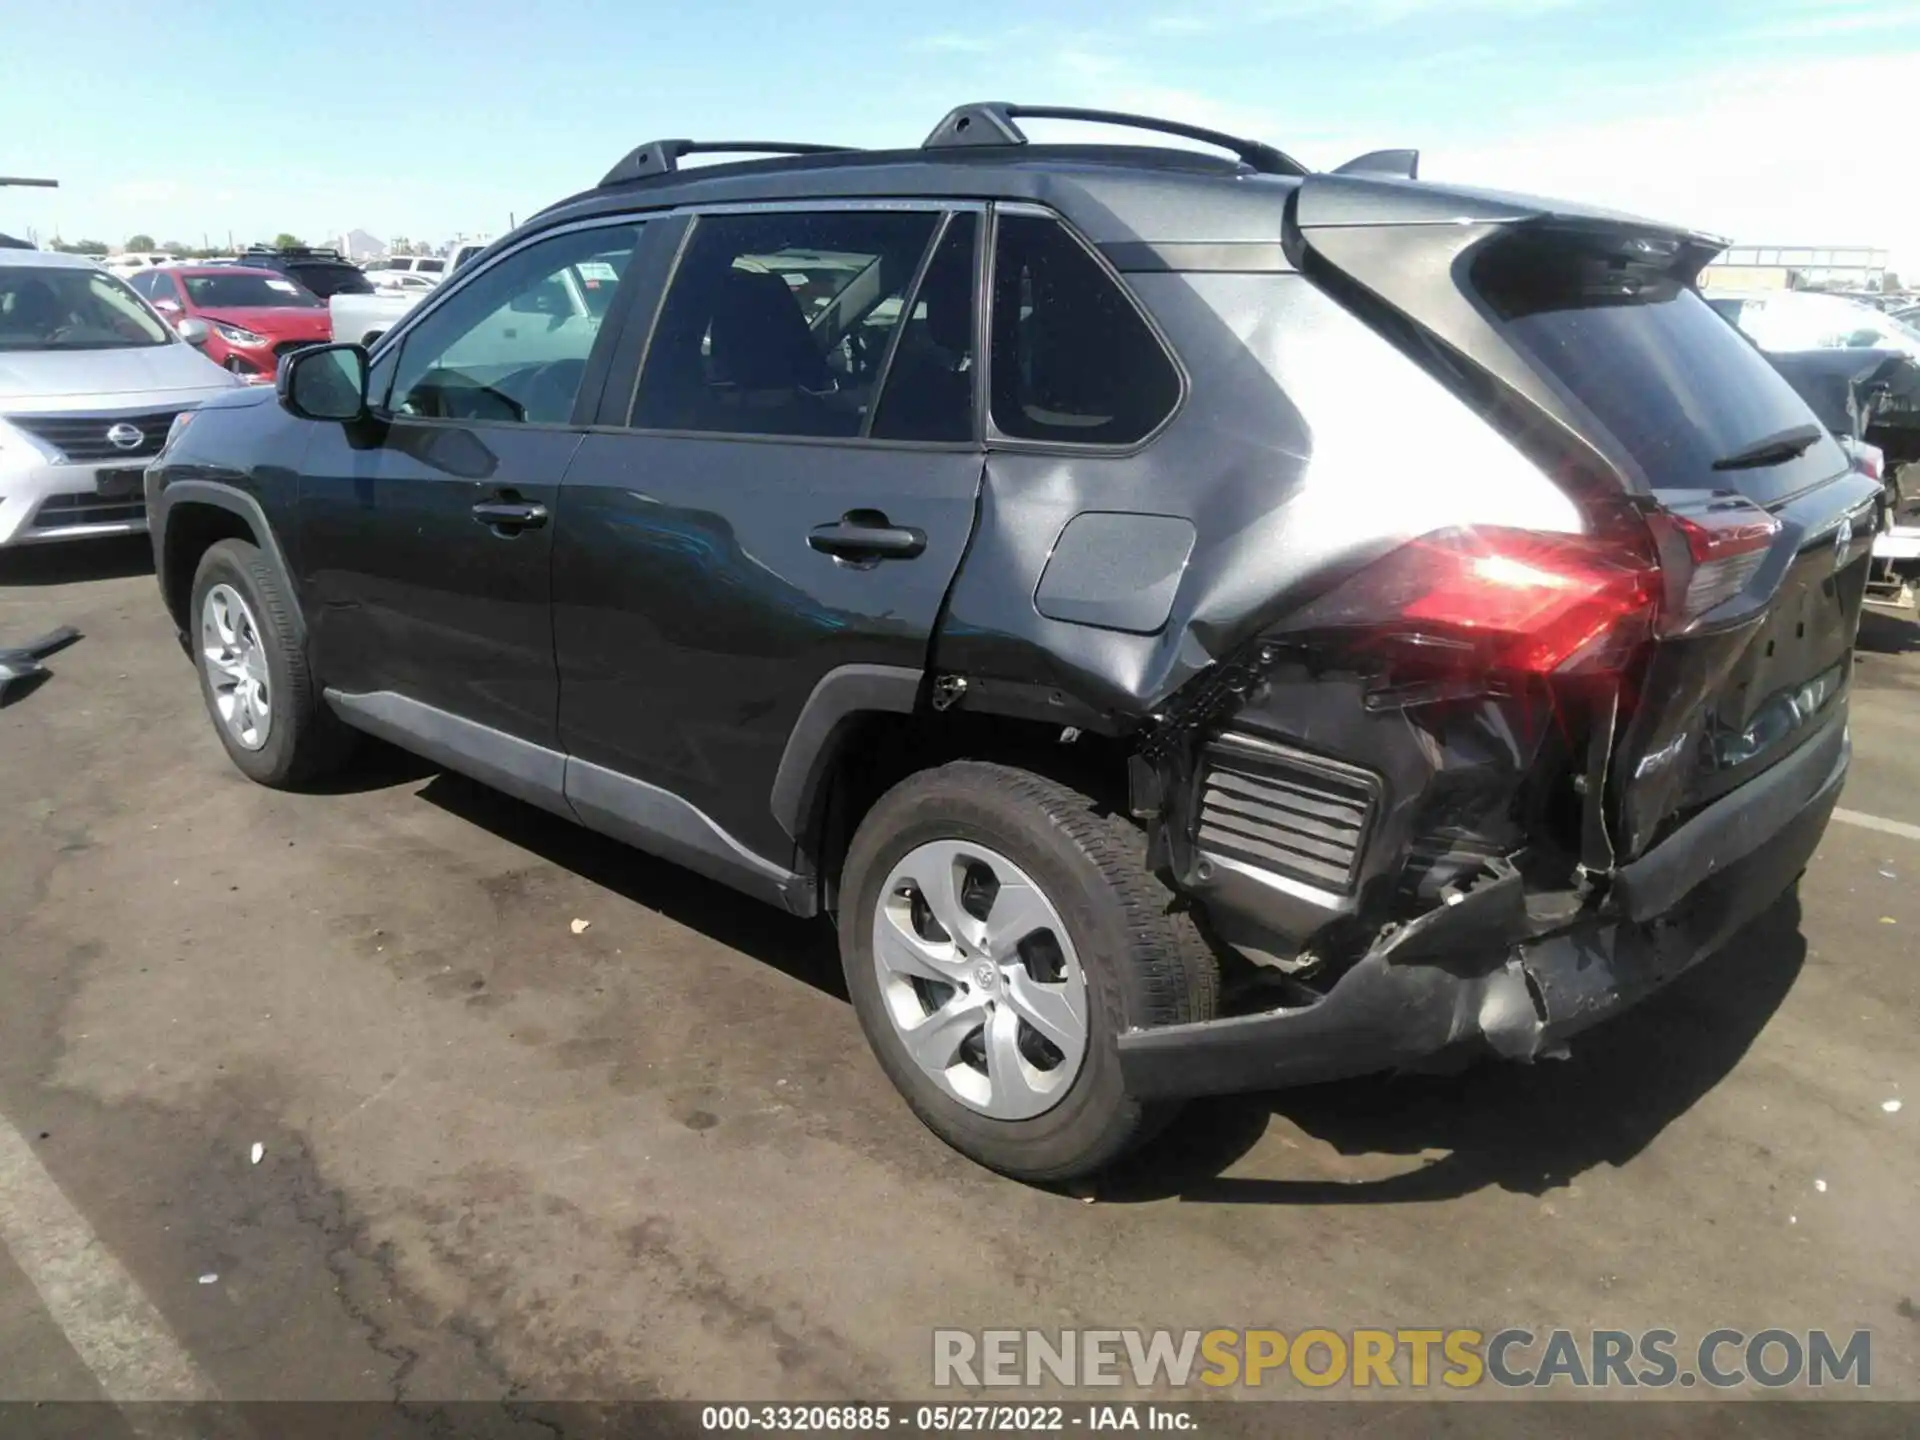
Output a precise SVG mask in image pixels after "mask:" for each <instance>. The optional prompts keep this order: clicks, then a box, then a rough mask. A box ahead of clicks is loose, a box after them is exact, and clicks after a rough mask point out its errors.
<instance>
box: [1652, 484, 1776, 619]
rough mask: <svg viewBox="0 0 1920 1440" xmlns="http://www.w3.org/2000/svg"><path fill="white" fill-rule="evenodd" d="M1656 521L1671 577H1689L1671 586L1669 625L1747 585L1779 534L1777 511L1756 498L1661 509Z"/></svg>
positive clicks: (1699, 612) (1719, 602) (1695, 616)
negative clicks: (1771, 511)
mask: <svg viewBox="0 0 1920 1440" xmlns="http://www.w3.org/2000/svg"><path fill="white" fill-rule="evenodd" d="M1652 525H1653V531H1654V534H1655V536H1656V538H1657V539H1658V540H1659V541H1660V548H1661V555H1662V558H1663V559H1664V560H1665V561H1666V567H1667V569H1668V571H1669V572H1670V578H1671V579H1672V580H1673V581H1675V582H1679V581H1681V580H1684V581H1685V584H1684V585H1681V584H1678V583H1675V584H1673V585H1672V586H1671V587H1670V588H1669V590H1668V596H1667V598H1668V608H1669V620H1668V624H1669V628H1677V627H1678V626H1684V625H1686V624H1688V623H1690V622H1692V621H1693V620H1696V619H1698V618H1699V617H1700V616H1702V615H1705V614H1706V613H1707V612H1708V611H1709V610H1712V609H1714V608H1715V607H1716V606H1719V605H1722V604H1724V603H1726V602H1727V601H1728V600H1731V599H1732V598H1733V597H1734V596H1736V595H1738V594H1739V593H1740V592H1741V591H1742V590H1745V589H1746V588H1747V585H1748V583H1749V582H1750V581H1751V580H1752V579H1753V576H1754V572H1755V571H1757V570H1759V568H1760V566H1761V565H1762V564H1763V563H1764V562H1765V561H1766V558H1767V552H1768V551H1769V550H1771V549H1772V548H1773V541H1774V537H1775V536H1777V535H1778V534H1779V533H1780V522H1779V521H1778V520H1776V519H1774V517H1773V516H1771V515H1769V514H1768V513H1767V512H1766V511H1765V510H1762V509H1761V508H1760V507H1759V506H1758V505H1755V504H1754V503H1753V502H1752V501H1751V500H1742V499H1735V498H1727V499H1721V500H1715V501H1713V502H1712V503H1710V504H1708V505H1705V506H1703V507H1700V508H1697V509H1693V510H1689V511H1687V512H1686V513H1678V512H1675V511H1671V510H1662V511H1657V512H1655V514H1654V515H1653V517H1652ZM1683 547H1684V548H1683ZM1675 612H1677V613H1675Z"/></svg>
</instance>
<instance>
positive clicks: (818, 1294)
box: [0, 544, 1920, 1402]
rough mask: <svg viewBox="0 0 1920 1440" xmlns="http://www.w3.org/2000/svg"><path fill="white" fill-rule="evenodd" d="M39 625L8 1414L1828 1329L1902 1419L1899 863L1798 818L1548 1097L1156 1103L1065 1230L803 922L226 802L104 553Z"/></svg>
mask: <svg viewBox="0 0 1920 1440" xmlns="http://www.w3.org/2000/svg"><path fill="white" fill-rule="evenodd" d="M60 623H68V624H73V625H75V626H78V627H79V628H80V629H81V630H82V631H83V632H84V633H85V639H83V640H82V641H81V642H80V643H79V644H77V645H76V646H74V647H73V648H72V649H70V650H68V651H66V652H65V653H63V654H61V655H60V656H58V657H57V658H56V659H55V660H54V661H53V662H52V668H53V670H54V672H55V673H54V675H53V677H52V678H51V679H50V680H49V681H47V682H46V683H45V684H43V685H42V686H41V687H40V688H39V689H38V690H36V691H35V692H33V693H32V694H29V695H27V696H26V697H25V698H23V699H21V700H20V701H18V702H17V703H15V704H13V705H10V706H9V707H7V708H6V709H5V710H4V711H0V914H4V916H5V917H6V918H5V921H4V925H3V926H0V985H4V990H3V991H0V1235H4V1236H6V1237H7V1238H8V1244H7V1245H6V1246H0V1400H52V1399H62V1398H71V1399H85V1398H100V1397H103V1396H112V1397H116V1398H126V1397H128V1396H129V1395H134V1396H138V1395H152V1396H159V1397H167V1396H179V1395H186V1394H205V1393H218V1394H220V1395H224V1396H226V1397H229V1398H233V1399H271V1398H287V1397H335V1398H364V1399H368V1400H385V1401H392V1400H395V1399H399V1400H407V1401H420V1402H430V1401H435V1400H441V1399H447V1398H451V1397H463V1398H468V1399H498V1398H504V1397H525V1396H549V1397H561V1396H564V1397H595V1398H614V1397H652V1396H663V1397H696V1398H706V1399H713V1398H725V1397H766V1398H783V1397H794V1398H797V1397H817V1398H834V1397H854V1396H864V1397H869V1398H872V1397H903V1396H917V1395H924V1394H926V1393H928V1389H929V1383H930V1340H929V1331H930V1329H931V1327H933V1326H935V1325H942V1326H959V1327H967V1328H979V1327H988V1326H1027V1325H1037V1326H1044V1327H1061V1326H1096V1325H1107V1326H1158V1325H1166V1326H1175V1327H1188V1326H1198V1327H1211V1326H1226V1327H1243V1326H1258V1325H1272V1326H1277V1327H1279V1328H1281V1329H1284V1330H1288V1331H1297V1330H1299V1329H1302V1328H1305V1327H1307V1326H1310V1325H1318V1326H1325V1327H1330V1328H1333V1329H1336V1330H1346V1329H1350V1328H1353V1327H1365V1326H1382V1327H1388V1328H1392V1327H1404V1326H1410V1325H1422V1324H1424V1325H1435V1326H1461V1325H1470V1326H1476V1327H1479V1328H1482V1329H1484V1330H1488V1331H1491V1330H1493V1329H1497V1328H1501V1327H1504V1326H1507V1325H1515V1324H1520V1325H1526V1326H1528V1327H1530V1328H1533V1329H1535V1330H1542V1329H1546V1328H1551V1327H1554V1326H1567V1327H1574V1328H1580V1329H1585V1328H1587V1327H1594V1326H1607V1327H1615V1328H1620V1329H1626V1330H1639V1329H1642V1328H1646V1327H1650V1326H1666V1327H1669V1328H1671V1329H1673V1330H1676V1331H1678V1332H1679V1333H1680V1334H1681V1336H1682V1337H1685V1338H1686V1339H1689V1340H1690V1339H1694V1338H1697V1337H1698V1336H1700V1335H1702V1334H1704V1333H1705V1332H1707V1331H1709V1330H1712V1329H1714V1328H1716V1327H1720V1326H1731V1327H1737V1328H1740V1329H1744V1330H1747V1331H1757V1330H1760V1329H1764V1328H1767V1327H1769V1326H1780V1327H1784V1328H1788V1329H1793V1330H1799V1331H1805V1330H1807V1329H1810V1328H1815V1327H1825V1328H1827V1329H1830V1330H1836V1331H1841V1332H1851V1331H1853V1330H1855V1329H1861V1328H1865V1329H1870V1330H1871V1331H1872V1332H1873V1336H1874V1352H1873V1364H1874V1376H1873V1378H1874V1382H1875V1384H1874V1390H1875V1393H1876V1394H1879V1395H1883V1396H1900V1397H1905V1398H1909V1399H1912V1398H1920V1367H1916V1360H1920V1308H1917V1307H1920V1206H1916V1203H1915V1201H1916V1198H1917V1197H1920V1144H1916V1143H1915V1139H1916V1133H1917V1132H1916V1128H1915V1127H1916V1125H1920V1103H1916V1102H1920V1062H1916V1059H1915V1047H1914V1039H1913V1036H1914V1024H1915V1019H1916V1016H1920V965H1916V945H1915V936H1916V934H1920V903H1916V887H1915V883H1914V881H1915V877H1920V841H1917V840H1916V839H1914V838H1909V837H1908V836H1904V835H1901V834H1899V833H1892V832H1888V831H1884V830H1876V829H1872V828H1866V827H1864V826H1862V825H1860V824H1836V825H1835V826H1834V827H1833V829H1832V830H1831V832H1830V833H1829V834H1828V836H1827V839H1826V842H1825V844H1824V845H1823V847H1822V849H1821V851H1820V854H1819V856H1818V857H1817V859H1816V860H1815V862H1814V865H1813V867H1812V869H1811V870H1810V872H1809V873H1808V875H1807V876H1806V878H1805V879H1804V880H1803V882H1802V884H1801V886H1800V890H1799V894H1798V897H1797V899H1796V898H1794V897H1788V898H1786V899H1785V900H1783V901H1782V903H1781V904H1780V905H1779V906H1777V907H1776V908H1775V909H1774V910H1773V911H1772V912H1771V913H1770V914H1769V915H1768V916H1767V917H1766V918H1765V919H1764V920H1763V921H1762V922H1760V923H1758V924H1756V925H1754V926H1753V927H1752V928H1751V929H1750V930H1749V931H1748V932H1747V933H1746V934H1745V935H1744V936H1742V937H1741V939H1740V940H1739V941H1738V942H1737V943H1736V944H1734V945H1733V946H1731V947H1730V948H1729V949H1728V951H1727V952H1726V953H1725V954H1723V955H1721V956H1720V957H1718V958H1717V959H1715V960H1714V961H1712V962H1709V963H1708V964H1706V965H1704V966H1702V967H1701V968H1700V969H1698V970H1696V971H1695V972H1693V973H1692V974H1691V975H1689V976H1688V977H1686V978H1685V979H1684V980H1683V981H1682V982H1681V983H1679V984H1678V985H1677V986H1676V987H1674V988H1673V989H1672V990H1670V991H1669V992H1667V993H1666V994H1664V995H1662V996H1660V997H1658V998H1656V999H1655V1000H1653V1001H1651V1002H1649V1003H1648V1004H1646V1005H1645V1006H1644V1007H1642V1008H1641V1009H1640V1010H1638V1011H1637V1012H1634V1013H1632V1014H1630V1015H1628V1016H1627V1017H1625V1018H1624V1019H1621V1020H1619V1021H1616V1022H1613V1023H1611V1024H1609V1025H1607V1026H1605V1027H1603V1028H1602V1029H1600V1030H1599V1031H1596V1032H1594V1033H1593V1034H1591V1035H1590V1036H1588V1037H1586V1039H1585V1041H1584V1043H1578V1042H1577V1043H1576V1046H1575V1049H1574V1052H1573V1055H1572V1057H1571V1058H1570V1059H1568V1060H1566V1061H1564V1062H1560V1063H1550V1064H1542V1065H1540V1066H1537V1067H1534V1068H1530V1069H1529V1068H1520V1067H1512V1066H1505V1067H1484V1068H1481V1069H1478V1070H1475V1071H1472V1072H1470V1073H1468V1074H1466V1075H1464V1076H1461V1077H1457V1078H1454V1079H1449V1080H1397V1081H1391V1080H1390V1081H1377V1082H1366V1083H1356V1084H1345V1085H1338V1086H1328V1087H1322V1088H1317V1089H1311V1090H1302V1091H1296V1092H1292V1093H1288V1094H1280V1095H1271V1096H1261V1097H1257V1098H1250V1099H1245V1100H1236V1101H1230V1102H1220V1103H1209V1104H1205V1105H1199V1106H1195V1107H1194V1108H1193V1109H1192V1110H1191V1111H1190V1112H1189V1114H1188V1116H1187V1117H1186V1118H1185V1120H1184V1121H1183V1122H1182V1123H1181V1124H1180V1125H1179V1126H1178V1127H1177V1128H1176V1129H1175V1131H1174V1132H1173V1133H1172V1134H1170V1135H1169V1136H1168V1137H1167V1138H1166V1139H1165V1140H1163V1141H1161V1142H1159V1143H1158V1144H1157V1145H1156V1146H1155V1148H1154V1149H1152V1150H1151V1151H1149V1152H1148V1153H1147V1154H1146V1155H1144V1156H1143V1157H1142V1158H1141V1159H1140V1160H1139V1161H1138V1162H1137V1163H1135V1164H1133V1165H1131V1166H1130V1167H1129V1169H1128V1170H1127V1171H1126V1172H1125V1173H1123V1174H1121V1175H1119V1176H1117V1177H1115V1178H1113V1179H1112V1180H1110V1181H1108V1182H1105V1183H1103V1185H1102V1186H1101V1187H1100V1189H1099V1190H1098V1191H1097V1192H1096V1193H1095V1194H1094V1196H1093V1197H1092V1198H1093V1200H1094V1202H1095V1203H1086V1201H1085V1199H1083V1198H1081V1197H1075V1196H1068V1195H1056V1194H1050V1193H1045V1192H1042V1191H1039V1190H1035V1189H1030V1188H1025V1187H1022V1186H1019V1185H1016V1184H1013V1183H1010V1182H1007V1181H1004V1180H1001V1179H999V1178H997V1177H995V1176H993V1175H991V1174H988V1173H986V1172H984V1171H982V1170H980V1169H977V1168H976V1167H974V1166H972V1165H971V1164H969V1163H968V1162H966V1161H964V1160H962V1159H960V1158H959V1157H958V1156H956V1155H954V1154H952V1153H951V1152H949V1151H947V1150H946V1149H945V1148H943V1147H942V1146H941V1145H940V1144H939V1143H938V1142H937V1141H935V1140H934V1139H933V1138H932V1136H930V1135H929V1134H928V1133H926V1132H925V1131H924V1130H923V1129H922V1128H921V1127H920V1125H919V1124H918V1123H917V1122H916V1121H915V1120H914V1119H913V1117H912V1116H911V1115H910V1114H909V1113H908V1111H907V1109H906V1108H905V1106H904V1105H903V1104H901V1103H900V1102H899V1101H898V1100H897V1099H896V1098H895V1097H894V1095H893V1093H892V1091H891V1090H890V1089H889V1087H888V1086H887V1084H886V1082H885V1081H884V1080H883V1078H882V1076H881V1074H880V1072H879V1070H878V1068H877V1067H876V1065H875V1064H874V1062H873V1061H872V1060H871V1059H870V1058H869V1056H868V1053H867V1050H866V1047H865V1045H864V1043H863V1042H862V1039H861V1036H860V1034H859V1031H858V1029H857V1027H856V1024H855V1021H854V1017H853V1014H852V1012H851V1010H850V1008H849V1006H848V1005H847V1003H846V1001H845V999H844V998H843V992H842V989H841V984H840V981H839V979H838V976H837V974H836V970H837V961H836V959H835V956H834V952H833V950H832V947H831V944H830V942H829V938H828V935H827V933H826V932H825V930H824V929H823V928H822V927H821V926H819V925H814V924H803V923H800V922H796V921H793V920H790V919H787V918H784V917H782V916H780V915H777V914H775V913H773V912H772V911H771V910H767V909H764V908H761V907H759V906H756V905H754V904H752V903H750V902H747V901H744V900H741V899H738V898H736V897H735V896H733V895H732V894H731V893H729V892H726V891H723V890H721V889H719V888H717V887H715V886H712V885H709V884H707V883H705V882H703V881H701V880H698V879H695V878H693V877H691V876H689V875H687V874H685V873H683V872H680V871H677V870H675V869H672V868H671V867H668V866H666V865H663V864H661V863H658V862H655V861H653V860H650V859H648V858H646V857H644V856H642V855H639V854H637V853H635V852H633V851H630V850H627V849H623V848H622V847H620V846H619V845H616V844H613V843H611V842H607V841H603V840H600V839H598V838H596V837H594V836H592V835H589V834H587V833H585V832H583V831H579V830H576V829H574V828H571V827H569V826H567V825H565V824H563V823H562V822H560V821H557V820H554V819H551V818H549V817H547V816H545V815H543V814H541V813H539V812H536V811H534V810H532V809H530V808H527V807H525V806H522V805H520V804H517V803H515V802H513V801H510V800H507V799H503V798H500V797H498V796H496V795H494V794H492V793H490V792H488V791H486V790H484V789H482V788H480V787H479V786H477V785H474V784H471V783H468V782H466V781H464V780H461V779H458V778H456V777H453V776H449V775H439V774H435V773H433V772H432V771H431V770H430V769H428V768H426V767H424V766H421V765H415V764H413V763H411V762H409V761H407V760H406V759H405V758H403V757H400V756H398V755H396V754H394V753H391V752H386V753H383V754H381V755H379V756H378V757H376V762H375V763H374V764H373V766H372V768H370V769H367V770H363V771H362V772H361V773H360V774H358V775H357V776H356V777H355V778H354V779H353V780H352V781H351V782H350V783H348V784H345V785H342V786H340V787H338V788H336V789H334V790H332V791H331V792H329V793H325V794H319V795H303V796H293V795H283V794H276V793H274V792H272V791H269V790H264V789H261V788H258V787H256V786H253V785H251V784H249V783H248V782H246V781H245V780H244V779H243V778H242V777H241V776H240V775H239V774H238V773H237V772H236V771H235V770H234V769H233V768H232V767H231V765H229V764H228V762H227V760H226V757H225V756H224V754H223V753H222V752H221V749H220V747H219V745H218V743H217V742H216V740H215V738H214V736H213V733H212V731H211V729H210V727H209V724H208V721H207V719H206V716H205V714H204V713H203V711H202V708H201V702H200V697H199V693H198V690H197V688H196V685H195V680H194V675H193V671H192V669H191V668H190V666H189V665H188V663H187V662H186V660H185V659H184V658H183V657H182V656H181V654H180V652H179V650H178V649H177V647H176V646H175V644H174V641H173V637H172V633H171V630H170V627H169V624H168V621H167V619H166V617H165V615H164V614H163V612H162V609H161V606H160V603H159V599H158V596H157V594H156V592H155V590H154V585H153V580H152V577H151V574H150V572H149V571H148V570H147V569H146V567H145V565H144V563H143V552H142V548H141V546H140V545H139V544H134V545H130V546H118V545H114V546H106V547H99V548H89V549H87V550H85V551H63V552H53V551H42V552H38V553H21V554H16V555H9V556H6V557H0V643H7V642H16V643H17V642H18V641H20V640H23V639H25V638H27V637H28V636H29V635H31V634H34V633H38V632H40V631H42V630H45V629H48V628H50V627H52V626H53V625H55V624H60ZM1869 638H1870V641H1871V643H1872V644H1873V646H1874V647H1875V648H1873V649H1871V650H1869V651H1868V652H1867V653H1865V654H1864V655H1863V658H1862V660H1861V662H1860V667H1859V678H1858V692H1857V695H1856V699H1855V702H1854V736H1855V743H1856V747H1857V752H1856V769H1855V771H1854V775H1853V778H1852V780H1851V782H1850V784H1849V786H1848V790H1847V793H1846V796H1845V798H1844V799H1843V801H1842V804H1843V806H1845V807H1847V808H1848V809H1849V810H1850V811H1853V812H1860V813H1864V814H1866V815H1870V816H1877V817H1882V818H1884V819H1888V820H1892V821H1894V822H1902V823H1905V824H1906V825H1908V826H1914V825H1920V632H1916V630H1915V629H1914V628H1912V627H1909V626H1905V625H1902V624H1899V623H1896V622H1879V621H1875V622H1870V631H1869ZM1910 833H1911V832H1910ZM576 920H585V921H590V922H591V924H590V927H589V928H587V929H586V930H585V931H584V932H583V933H580V934H575V933H573V925H572V922H574V921H576ZM1894 1099H1899V1100H1902V1101H1903V1102H1904V1103H1903V1108H1901V1109H1899V1110H1897V1111H1891V1112H1890V1111H1889V1110H1888V1109H1886V1108H1885V1106H1884V1102H1887V1101H1889V1100H1894ZM256 1145H259V1146H262V1147H264V1155H263V1158H262V1159H261V1160H260V1161H259V1163H257V1164H255V1163H252V1159H251V1152H252V1147H254V1146H256ZM1822 1182H1824V1183H1822ZM9 1207H10V1208H9ZM9 1216H10V1217H11V1219H10V1220H9V1218H8V1217H9ZM9 1224H10V1225H11V1229H8V1228H6V1227H7V1226H8V1225H9ZM10 1252H11V1253H10ZM23 1252H24V1253H23ZM49 1277H51V1278H49ZM208 1277H213V1278H208Z"/></svg>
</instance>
